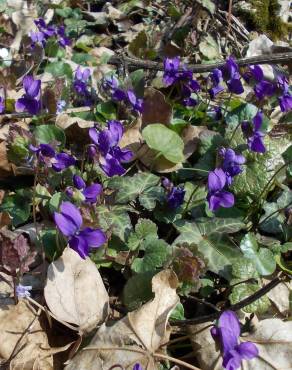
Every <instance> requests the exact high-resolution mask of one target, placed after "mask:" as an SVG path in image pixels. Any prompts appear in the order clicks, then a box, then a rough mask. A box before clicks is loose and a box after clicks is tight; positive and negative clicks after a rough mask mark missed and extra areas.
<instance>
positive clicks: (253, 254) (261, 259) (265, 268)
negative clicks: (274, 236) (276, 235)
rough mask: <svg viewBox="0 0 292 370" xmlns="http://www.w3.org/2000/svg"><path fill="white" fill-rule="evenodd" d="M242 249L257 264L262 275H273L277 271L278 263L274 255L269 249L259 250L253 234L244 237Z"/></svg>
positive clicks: (241, 244)
mask: <svg viewBox="0 0 292 370" xmlns="http://www.w3.org/2000/svg"><path fill="white" fill-rule="evenodd" d="M240 249H241V250H242V252H243V254H244V256H245V257H246V258H249V259H250V260H251V261H252V262H253V263H254V264H255V267H256V269H257V271H258V273H259V274H260V275H262V276H265V275H271V274H272V273H273V272H274V271H275V269H276V262H275V260H274V256H273V253H272V252H271V251H270V250H269V249H267V248H259V246H258V242H257V240H256V238H255V236H254V235H253V234H252V233H248V234H246V235H245V236H244V238H243V239H242V240H241V243H240Z"/></svg>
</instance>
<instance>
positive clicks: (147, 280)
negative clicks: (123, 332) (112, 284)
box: [123, 271, 155, 311]
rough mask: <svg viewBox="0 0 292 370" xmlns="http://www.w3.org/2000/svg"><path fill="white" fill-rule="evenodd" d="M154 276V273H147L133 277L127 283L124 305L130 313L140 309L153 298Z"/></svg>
mask: <svg viewBox="0 0 292 370" xmlns="http://www.w3.org/2000/svg"><path fill="white" fill-rule="evenodd" d="M154 275H155V272H154V271H147V272H144V273H140V274H137V275H133V276H132V277H130V279H129V280H128V281H127V283H126V285H125V287H124V290H123V303H124V305H125V306H126V307H127V309H128V310H129V311H133V310H135V309H137V308H139V306H141V305H142V304H143V303H144V302H147V301H149V300H150V299H151V298H153V293H152V287H151V280H152V278H153V276H154Z"/></svg>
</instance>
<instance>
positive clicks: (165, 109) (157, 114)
mask: <svg viewBox="0 0 292 370" xmlns="http://www.w3.org/2000/svg"><path fill="white" fill-rule="evenodd" d="M171 117H172V108H171V105H170V104H168V103H167V102H166V100H165V96H164V94H162V93H161V92H160V91H158V90H156V89H153V87H148V88H147V89H145V94H144V101H143V113H142V129H143V128H144V127H146V126H147V125H149V124H151V123H163V124H165V125H169V123H170V121H171Z"/></svg>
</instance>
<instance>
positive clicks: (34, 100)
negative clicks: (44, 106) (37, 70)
mask: <svg viewBox="0 0 292 370" xmlns="http://www.w3.org/2000/svg"><path fill="white" fill-rule="evenodd" d="M22 83H23V88H24V91H25V94H24V95H23V96H22V98H20V99H17V101H16V103H15V108H16V110H17V111H18V112H24V111H27V112H28V113H30V114H37V113H38V112H39V111H40V109H41V104H40V90H41V80H35V79H34V78H33V77H32V76H25V77H24V78H23V80H22Z"/></svg>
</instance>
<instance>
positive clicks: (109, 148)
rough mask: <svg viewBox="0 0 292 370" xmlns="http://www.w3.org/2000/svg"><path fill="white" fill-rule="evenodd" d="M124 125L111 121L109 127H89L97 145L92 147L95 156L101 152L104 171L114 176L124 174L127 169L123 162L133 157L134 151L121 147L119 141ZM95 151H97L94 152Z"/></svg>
mask: <svg viewBox="0 0 292 370" xmlns="http://www.w3.org/2000/svg"><path fill="white" fill-rule="evenodd" d="M123 131H124V129H123V125H122V124H121V122H119V121H114V120H113V121H109V122H108V124H107V128H106V129H104V130H101V131H98V130H97V129H96V128H91V129H89V136H90V138H91V140H92V142H93V143H94V145H95V147H91V152H92V154H93V156H95V155H96V154H97V152H98V153H99V159H98V160H99V164H100V167H101V168H102V169H103V171H104V173H105V174H106V175H107V176H109V177H112V176H114V175H123V174H124V173H125V172H126V170H125V169H124V167H123V166H122V163H125V162H128V161H130V160H131V159H132V157H133V153H132V152H131V150H128V149H121V148H120V146H119V143H120V141H121V139H122V136H123ZM93 152H95V153H93Z"/></svg>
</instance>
